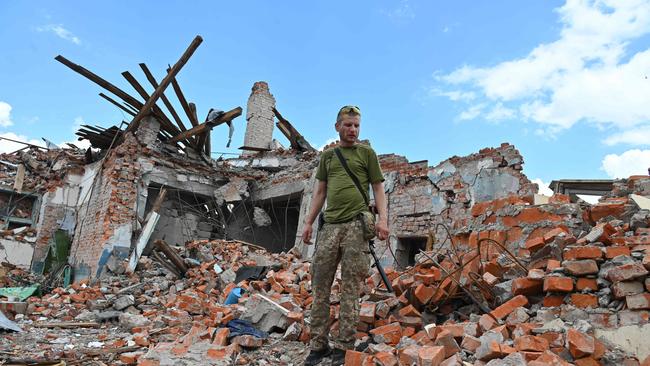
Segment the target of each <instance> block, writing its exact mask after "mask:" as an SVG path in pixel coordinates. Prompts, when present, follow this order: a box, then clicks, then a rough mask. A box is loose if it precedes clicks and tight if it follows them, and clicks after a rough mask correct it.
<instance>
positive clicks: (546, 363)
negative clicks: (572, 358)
mask: <svg viewBox="0 0 650 366" xmlns="http://www.w3.org/2000/svg"><path fill="white" fill-rule="evenodd" d="M569 365H571V364H570V363H568V362H566V361H564V360H563V359H562V358H560V356H558V355H556V354H554V353H553V352H551V351H546V352H544V353H542V354H541V355H540V356H539V357H538V358H537V359H536V360H535V361H531V362H529V363H528V366H569Z"/></svg>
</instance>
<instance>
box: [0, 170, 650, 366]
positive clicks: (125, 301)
mask: <svg viewBox="0 0 650 366" xmlns="http://www.w3.org/2000/svg"><path fill="white" fill-rule="evenodd" d="M649 184H650V178H648V177H643V178H641V177H636V178H635V177H633V178H631V179H629V180H627V181H624V182H620V183H619V184H618V186H617V187H616V189H615V190H614V191H613V193H612V196H611V197H604V198H603V199H602V200H601V202H600V203H598V204H596V205H593V206H591V205H588V204H586V203H577V204H575V203H570V201H569V198H568V197H567V196H562V195H555V196H554V197H552V198H551V200H550V202H549V203H548V204H544V205H531V199H530V197H516V196H513V197H508V198H505V199H499V200H495V201H488V202H482V203H480V204H476V205H475V206H474V208H473V209H472V216H473V218H474V221H473V222H470V223H469V224H468V227H469V229H468V228H463V229H461V230H457V231H455V232H452V233H450V235H449V237H448V240H446V241H444V242H438V243H436V242H435V240H434V242H433V243H432V250H429V251H423V252H421V253H420V254H419V255H418V256H417V263H416V265H415V266H412V267H408V268H406V269H405V270H403V271H397V270H395V269H392V268H387V269H386V270H387V275H388V277H389V279H390V280H391V282H392V287H393V289H394V293H389V292H387V291H386V290H385V286H384V285H383V284H382V282H381V279H380V276H379V274H378V273H377V271H376V270H375V271H374V272H373V273H372V275H370V276H369V277H368V278H367V280H366V282H365V286H364V288H363V293H362V297H361V302H360V309H361V310H360V322H359V325H358V333H357V338H358V340H357V344H356V346H357V347H356V349H355V350H350V351H348V352H347V354H346V365H384V366H387V365H398V364H401V365H445V366H450V365H463V364H473V365H491V366H494V365H569V364H576V365H599V364H601V365H614V364H616V365H619V364H625V365H639V364H642V363H643V364H647V363H648V362H649V361H648V360H646V358H647V357H648V356H650V350H649V349H648V348H647V347H645V346H644V344H645V341H644V337H646V336H647V335H650V325H648V322H649V320H650V277H649V276H648V274H649V272H648V270H650V253H649V254H646V250H647V249H648V248H649V245H650V211H649V210H648V208H649V206H648V204H649V203H650V200H649V199H647V198H645V197H643V196H641V195H638V193H644V189H643V187H645V186H646V185H649ZM432 238H433V235H432ZM432 240H433V239H432ZM174 250H175V252H176V253H178V254H180V257H181V258H183V260H182V261H183V265H182V267H183V268H176V270H174V268H173V266H174V264H173V263H169V262H166V263H165V264H164V265H163V261H161V259H160V258H161V256H160V255H159V253H158V252H156V251H154V252H152V253H151V255H150V256H143V257H141V258H140V261H139V263H138V266H137V268H136V270H135V271H134V273H133V274H131V275H128V274H126V273H123V269H120V268H114V272H116V273H111V274H107V275H105V276H104V277H103V278H102V279H101V280H100V281H99V282H97V283H93V284H89V283H87V282H81V283H75V284H73V285H72V286H71V287H69V288H56V289H54V290H53V291H51V293H48V294H45V295H43V296H41V297H35V296H33V297H30V298H29V299H28V300H27V303H28V306H27V309H25V311H24V312H23V313H24V314H20V313H19V314H12V313H9V314H8V315H10V317H12V318H13V319H14V320H15V324H16V325H17V326H19V327H20V328H22V329H23V332H18V333H13V334H7V335H6V336H4V337H3V338H2V340H0V355H1V356H0V357H3V358H5V359H7V360H8V361H10V362H14V363H18V362H23V363H24V364H25V363H28V362H35V361H45V360H58V359H66V360H76V362H86V363H90V362H96V364H106V363H108V364H139V365H179V364H212V365H221V364H223V365H226V364H241V365H245V364H255V365H270V364H287V365H288V364H294V365H296V364H301V363H302V361H303V360H304V358H305V357H306V355H307V353H308V347H307V343H308V340H309V311H310V307H311V302H312V297H311V287H310V280H311V276H310V266H311V263H310V262H309V261H308V260H305V259H302V258H300V257H299V256H298V255H297V254H295V253H294V252H293V251H290V252H289V253H281V254H271V253H268V252H266V251H265V250H264V249H262V248H259V247H257V246H255V245H253V244H249V243H245V242H241V241H224V240H215V241H208V240H202V241H194V242H190V243H187V244H186V245H185V246H184V247H182V248H181V247H178V248H174ZM170 266H171V267H170ZM120 272H121V273H120ZM337 278H339V277H337ZM339 280H340V278H339V279H337V281H335V284H334V288H333V294H332V298H331V300H332V304H333V307H332V313H331V317H332V327H331V332H332V333H333V334H336V332H337V330H338V323H337V319H338V311H339V310H338V293H339V288H340V282H339ZM55 329H56V330H55Z"/></svg>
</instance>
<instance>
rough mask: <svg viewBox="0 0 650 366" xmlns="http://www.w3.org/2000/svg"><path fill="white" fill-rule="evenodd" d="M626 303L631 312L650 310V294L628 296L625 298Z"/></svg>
mask: <svg viewBox="0 0 650 366" xmlns="http://www.w3.org/2000/svg"><path fill="white" fill-rule="evenodd" d="M625 303H626V304H627V307H628V309H630V310H644V309H650V294H649V293H647V292H644V293H642V294H638V295H630V296H627V297H625Z"/></svg>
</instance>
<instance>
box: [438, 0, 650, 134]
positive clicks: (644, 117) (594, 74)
mask: <svg viewBox="0 0 650 366" xmlns="http://www.w3.org/2000/svg"><path fill="white" fill-rule="evenodd" d="M556 11H557V13H558V16H559V20H560V23H561V25H562V30H561V32H560V35H559V38H558V39H557V40H555V41H553V42H550V43H543V44H540V45H538V46H536V47H534V48H533V49H532V50H531V51H530V52H529V53H528V54H527V55H526V56H524V57H521V58H515V59H511V60H506V61H504V62H501V63H499V64H496V65H494V66H487V67H474V66H467V65H466V66H462V67H460V68H458V69H456V70H454V71H453V72H451V73H449V74H446V75H437V76H435V79H436V80H437V83H438V85H436V86H435V87H434V89H437V90H443V92H442V93H439V94H440V95H445V94H444V93H448V94H449V95H454V94H450V93H460V94H462V93H475V94H476V95H477V99H478V100H479V101H481V100H482V101H485V102H486V103H489V104H490V105H491V107H492V108H494V109H493V110H496V111H499V108H506V109H507V110H508V111H509V112H508V113H494V114H493V115H492V117H493V119H495V120H496V119H512V118H517V117H519V118H522V119H530V120H533V121H536V122H538V123H540V124H542V125H543V126H545V129H546V128H549V127H550V128H551V131H553V132H559V131H561V130H563V129H567V128H570V127H571V126H573V125H574V124H575V123H578V122H581V121H586V122H590V123H594V124H599V125H612V126H614V127H616V128H620V129H624V130H628V129H632V128H634V127H635V126H637V125H640V124H643V123H647V122H648V121H650V108H648V107H647V106H648V105H650V80H649V79H646V75H648V73H650V49H648V48H647V46H646V47H642V48H640V51H639V52H637V53H634V54H630V52H629V49H630V48H631V47H630V45H631V44H633V42H634V41H635V40H637V39H639V38H640V37H642V36H644V35H647V34H648V33H650V0H567V1H566V3H565V4H564V5H563V6H562V7H560V8H558V9H556ZM640 46H642V45H640ZM447 97H449V96H447ZM450 99H451V100H454V99H453V98H450ZM472 103H473V104H476V103H477V101H473V102H472ZM464 117H467V114H465V115H464ZM475 117H479V114H476V115H475ZM461 119H462V117H461ZM612 141H613V140H612Z"/></svg>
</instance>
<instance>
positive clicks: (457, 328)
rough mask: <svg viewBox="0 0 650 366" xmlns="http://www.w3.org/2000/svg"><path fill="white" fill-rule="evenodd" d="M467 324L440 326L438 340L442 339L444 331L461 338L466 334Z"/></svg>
mask: <svg viewBox="0 0 650 366" xmlns="http://www.w3.org/2000/svg"><path fill="white" fill-rule="evenodd" d="M466 324H467V323H459V324H443V325H439V326H438V328H439V329H440V330H439V331H438V335H437V336H436V338H438V337H440V333H441V332H443V331H446V332H449V333H450V334H451V335H452V337H456V338H460V337H462V336H463V335H464V334H465V325H466Z"/></svg>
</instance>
